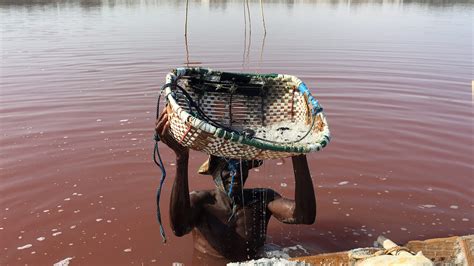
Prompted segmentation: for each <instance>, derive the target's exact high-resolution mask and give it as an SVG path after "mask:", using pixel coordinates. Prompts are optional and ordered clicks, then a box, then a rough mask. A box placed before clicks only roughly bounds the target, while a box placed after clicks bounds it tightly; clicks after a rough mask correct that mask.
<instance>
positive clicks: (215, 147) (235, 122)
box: [166, 75, 329, 159]
mask: <svg viewBox="0 0 474 266" xmlns="http://www.w3.org/2000/svg"><path fill="white" fill-rule="evenodd" d="M262 80H263V82H262V87H261V89H262V90H263V91H265V92H266V93H265V94H264V95H257V96H249V95H244V94H239V93H225V92H220V91H217V92H216V91H205V92H202V91H199V92H198V91H197V90H196V88H195V87H194V85H195V84H192V82H190V80H188V79H186V78H180V79H179V84H180V85H181V86H182V87H183V88H184V89H185V90H186V91H187V93H188V94H189V96H190V97H191V98H192V99H193V101H194V102H195V103H197V104H198V105H199V107H200V108H201V110H202V111H203V112H204V113H205V114H206V115H207V116H208V117H209V118H210V119H212V120H214V121H218V122H219V123H220V124H222V125H225V126H226V127H229V128H233V129H236V130H238V131H242V130H249V129H250V130H252V131H258V130H262V129H266V128H269V127H270V126H271V125H274V124H275V123H282V122H283V123H288V125H292V123H300V124H301V123H304V124H305V125H306V127H307V129H308V130H309V129H311V132H310V134H308V136H307V137H305V138H304V139H302V140H301V141H299V142H296V143H284V142H283V143H266V142H265V141H258V140H257V141H256V140H255V139H249V138H246V137H243V136H241V135H240V136H239V135H235V134H231V133H230V132H225V130H223V129H221V128H215V127H214V126H212V125H209V124H207V123H206V121H202V120H200V119H198V118H197V117H195V116H194V115H193V114H192V113H191V112H192V110H190V108H189V103H188V102H187V101H186V99H185V98H184V97H178V96H176V95H177V94H176V93H175V94H173V93H172V91H171V89H167V90H166V93H167V98H168V100H169V105H170V108H168V113H169V119H170V124H171V134H172V135H173V137H174V138H175V139H176V140H177V141H178V142H179V143H181V144H182V145H184V146H187V147H189V148H191V149H194V150H198V151H203V152H205V153H207V154H212V155H216V156H220V157H226V158H236V159H275V158H284V157H290V156H294V155H298V154H302V153H307V152H310V151H315V150H319V149H320V148H322V147H324V146H325V145H326V144H327V142H328V141H329V130H328V126H327V122H326V118H325V116H324V113H323V112H319V113H317V114H314V113H312V108H313V106H312V105H311V103H310V102H309V101H308V96H307V95H305V94H303V93H301V92H300V91H299V90H298V89H297V88H298V85H299V84H298V83H297V82H295V80H296V81H299V80H298V79H296V78H294V77H292V76H284V75H278V77H276V78H265V79H262ZM226 85H227V84H224V85H223V86H226ZM313 119H314V120H315V122H314V124H313V122H312V121H313ZM311 126H313V127H312V128H311ZM290 130H291V129H290ZM223 134H224V135H223ZM321 143H322V144H321ZM315 144H316V145H315ZM308 147H311V148H308Z"/></svg>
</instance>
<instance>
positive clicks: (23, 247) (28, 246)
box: [16, 244, 33, 250]
mask: <svg viewBox="0 0 474 266" xmlns="http://www.w3.org/2000/svg"><path fill="white" fill-rule="evenodd" d="M32 246H33V245H32V244H26V245H24V246H21V247H17V248H16V249H18V250H22V249H27V248H31V247H32Z"/></svg>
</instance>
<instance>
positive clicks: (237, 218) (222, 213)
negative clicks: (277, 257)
mask: <svg viewBox="0 0 474 266" xmlns="http://www.w3.org/2000/svg"><path fill="white" fill-rule="evenodd" d="M275 197H279V195H278V194H276V193H275V191H273V190H271V189H263V188H262V189H260V188H256V189H244V191H243V200H242V201H241V202H239V204H237V207H236V209H235V211H233V210H232V208H233V204H232V202H231V201H230V199H229V197H228V196H227V195H226V194H225V193H224V192H222V191H221V190H218V189H215V190H207V191H200V192H191V194H190V200H191V205H193V206H194V207H196V209H198V211H197V213H196V216H195V224H194V226H195V227H194V230H193V237H194V247H195V249H196V250H198V251H200V252H202V253H208V254H210V255H213V256H224V257H226V258H229V259H234V260H242V259H249V258H253V257H254V256H255V254H256V252H257V251H258V249H259V248H260V247H262V246H263V244H264V243H265V237H266V232H267V225H268V221H269V220H270V217H271V212H270V211H269V210H268V208H267V207H268V203H269V202H272V201H273V200H274V199H275ZM239 200H240V199H239Z"/></svg>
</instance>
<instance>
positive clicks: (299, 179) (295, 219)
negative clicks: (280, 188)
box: [156, 109, 316, 261]
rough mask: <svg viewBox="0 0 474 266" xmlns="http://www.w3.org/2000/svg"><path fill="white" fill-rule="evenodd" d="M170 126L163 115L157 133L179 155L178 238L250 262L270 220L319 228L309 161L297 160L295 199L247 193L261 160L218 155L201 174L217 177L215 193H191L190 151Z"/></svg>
mask: <svg viewBox="0 0 474 266" xmlns="http://www.w3.org/2000/svg"><path fill="white" fill-rule="evenodd" d="M165 110H166V109H165ZM169 127H170V125H169V122H168V116H167V113H166V111H164V112H163V113H162V114H161V115H160V117H159V119H158V120H157V123H156V132H157V134H158V135H159V136H160V138H161V140H162V141H163V142H164V143H165V144H166V145H168V146H169V147H170V148H171V149H172V150H173V151H174V152H175V154H176V166H177V167H176V177H175V180H174V184H173V188H172V191H171V201H170V219H171V227H172V229H173V233H174V234H175V235H176V236H184V235H186V234H188V233H190V232H192V233H193V239H194V248H195V250H197V251H199V252H201V253H204V254H207V255H210V256H214V257H220V258H226V259H227V260H231V261H243V260H248V259H252V258H255V256H256V254H257V252H258V251H259V249H260V248H261V247H262V246H263V245H264V243H265V237H266V228H267V225H268V222H269V220H270V217H271V216H274V217H275V218H276V219H278V220H279V221H280V222H283V223H288V224H313V223H314V221H315V218H316V199H315V194H314V189H313V183H312V180H311V176H310V173H309V169H308V163H307V161H306V156H304V155H300V156H295V157H292V162H293V170H294V174H295V183H296V184H295V200H291V199H287V198H283V197H282V196H280V195H279V194H278V193H277V192H275V191H273V190H271V189H266V188H253V189H244V190H243V191H242V187H243V185H244V184H245V180H246V179H247V177H248V173H249V170H250V169H251V168H253V167H258V166H259V165H261V161H257V160H253V161H240V160H226V159H224V158H219V157H215V156H210V158H209V160H208V161H207V162H205V163H204V165H203V166H201V168H200V169H199V172H200V173H202V174H209V175H212V177H213V179H214V182H215V184H216V188H215V189H213V190H204V191H193V192H191V193H189V186H188V161H189V150H188V149H187V148H185V147H183V146H182V145H180V144H179V143H178V142H176V141H175V140H174V139H173V137H172V136H171V135H170V134H169Z"/></svg>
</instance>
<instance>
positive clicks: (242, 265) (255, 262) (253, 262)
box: [227, 258, 310, 266]
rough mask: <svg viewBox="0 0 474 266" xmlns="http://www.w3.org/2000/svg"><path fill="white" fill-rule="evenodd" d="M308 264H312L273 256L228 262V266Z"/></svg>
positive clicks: (294, 265)
mask: <svg viewBox="0 0 474 266" xmlns="http://www.w3.org/2000/svg"><path fill="white" fill-rule="evenodd" d="M256 265H258V266H306V265H310V264H309V263H305V262H300V261H289V260H286V259H281V258H271V259H266V258H263V259H258V260H250V261H246V262H231V263H227V266H256Z"/></svg>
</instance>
